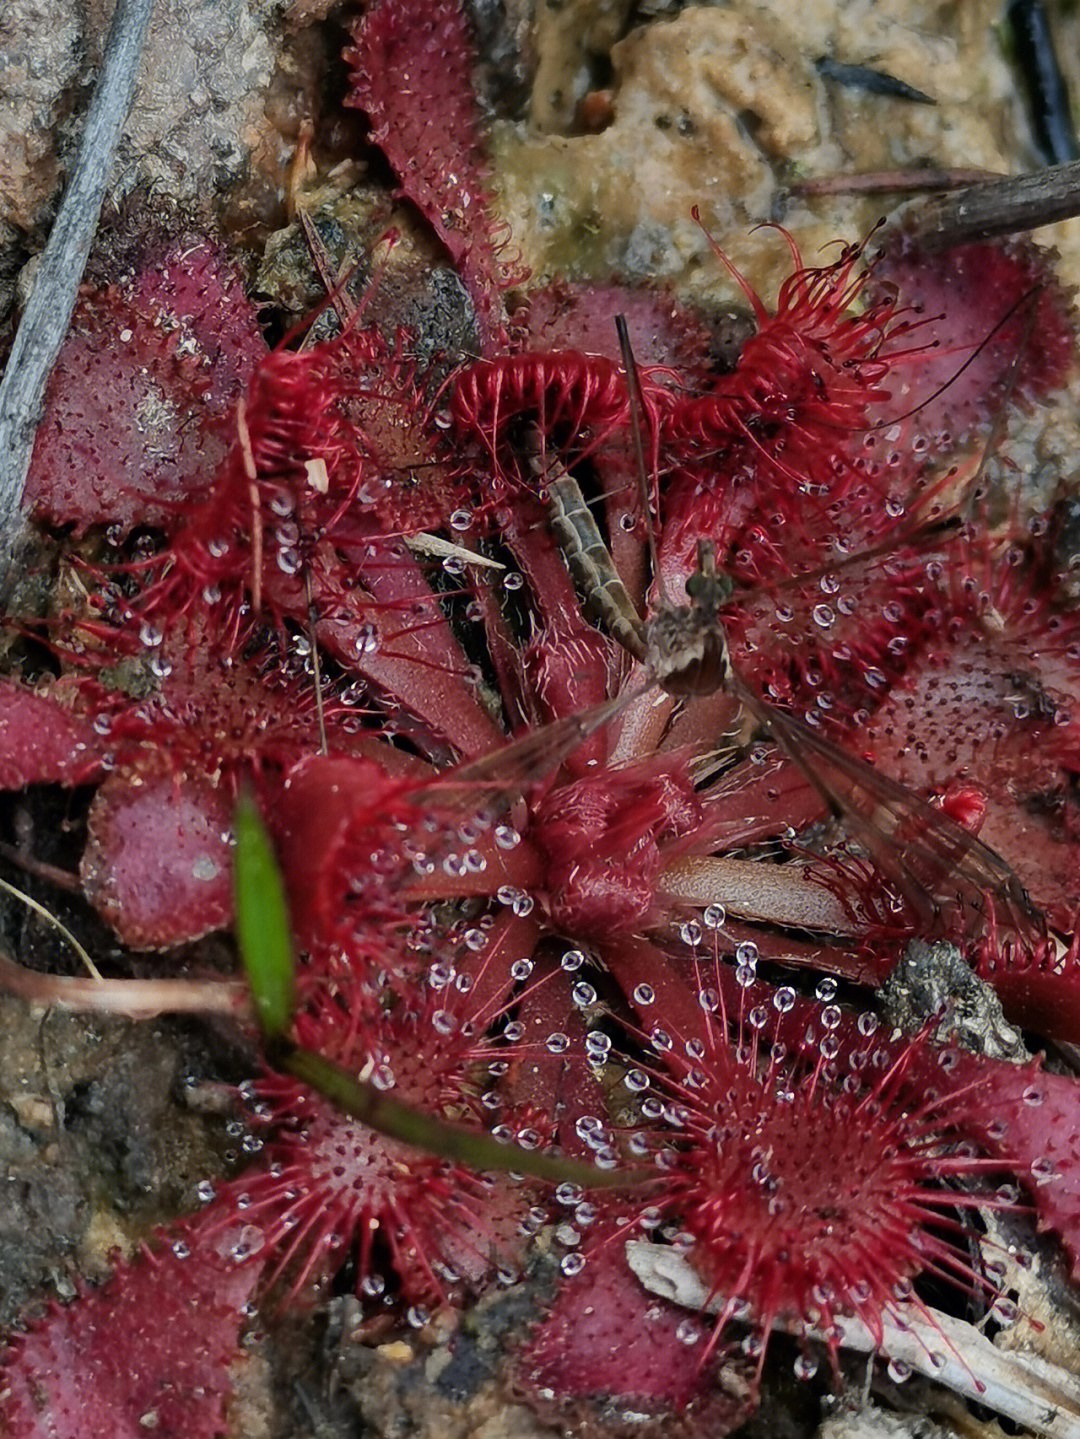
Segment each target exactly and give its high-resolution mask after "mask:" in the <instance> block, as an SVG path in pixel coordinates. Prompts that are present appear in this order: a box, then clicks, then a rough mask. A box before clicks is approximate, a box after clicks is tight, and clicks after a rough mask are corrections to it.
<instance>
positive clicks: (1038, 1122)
mask: <svg viewBox="0 0 1080 1439" xmlns="http://www.w3.org/2000/svg"><path fill="white" fill-rule="evenodd" d="M708 983H709V984H711V985H714V986H715V987H716V989H718V990H719V992H720V994H721V996H722V998H723V1002H724V1004H725V1005H726V1006H727V1010H728V1013H729V1014H732V1015H744V1014H749V1012H750V1011H751V1010H752V1009H753V1008H754V1007H755V1006H758V1005H760V1006H762V1007H763V1008H765V1009H766V1010H769V1011H773V1012H774V1018H773V1020H772V1024H773V1032H774V1033H775V1035H776V1037H777V1038H779V1039H780V1040H781V1041H782V1042H783V1043H784V1044H786V1045H787V1046H788V1049H789V1050H790V1051H792V1052H798V1053H800V1054H804V1055H807V1056H809V1057H810V1058H812V1059H813V1058H815V1057H817V1056H818V1055H819V1054H820V1052H821V1051H820V1048H819V1046H820V1045H821V1043H822V1042H823V1041H827V1042H828V1043H829V1047H830V1053H831V1054H832V1056H833V1057H834V1058H835V1060H836V1062H837V1063H838V1064H840V1065H846V1064H850V1063H852V1062H853V1057H854V1062H855V1063H856V1065H857V1067H858V1068H860V1069H861V1070H862V1071H863V1072H865V1073H868V1074H877V1073H884V1072H885V1071H886V1070H887V1069H889V1067H890V1066H891V1065H892V1064H893V1063H894V1062H895V1061H896V1060H897V1059H898V1058H899V1056H900V1055H901V1053H902V1054H903V1056H904V1065H903V1070H902V1073H901V1081H902V1082H901V1086H900V1089H899V1091H898V1094H899V1098H900V1099H902V1100H904V1101H906V1102H907V1103H908V1104H909V1105H910V1106H911V1108H912V1110H913V1111H915V1112H921V1110H922V1108H923V1107H924V1106H925V1105H927V1104H943V1105H945V1106H947V1109H948V1114H949V1119H950V1123H951V1126H952V1127H953V1128H954V1129H955V1130H956V1131H957V1133H958V1134H959V1135H960V1136H961V1137H966V1138H968V1139H969V1140H972V1141H974V1142H975V1143H977V1144H979V1145H980V1146H982V1147H983V1148H984V1149H985V1152H986V1153H987V1154H988V1155H989V1156H998V1157H1000V1160H1001V1162H1002V1166H1003V1168H1004V1169H1005V1170H1007V1172H1008V1174H1009V1175H1011V1176H1013V1177H1015V1179H1016V1180H1017V1181H1019V1182H1020V1183H1021V1184H1022V1185H1023V1186H1024V1191H1025V1193H1026V1196H1027V1198H1028V1199H1029V1200H1030V1202H1031V1204H1032V1206H1033V1207H1034V1210H1035V1214H1036V1217H1037V1220H1038V1224H1039V1228H1040V1230H1043V1231H1046V1230H1050V1231H1053V1232H1054V1233H1055V1234H1056V1235H1057V1237H1058V1238H1059V1239H1060V1240H1061V1242H1062V1244H1063V1246H1064V1248H1065V1250H1066V1253H1067V1254H1068V1257H1069V1263H1070V1273H1071V1277H1072V1278H1073V1280H1074V1281H1075V1280H1077V1279H1080V1080H1078V1079H1077V1078H1075V1077H1074V1076H1072V1075H1064V1074H1048V1073H1046V1072H1045V1071H1044V1070H1043V1069H1042V1067H1041V1061H1040V1060H1038V1059H1036V1060H1034V1061H1032V1062H1031V1063H1029V1064H1022V1065H1017V1064H1009V1063H1006V1062H1005V1061H1004V1060H997V1059H987V1058H985V1057H983V1056H982V1055H976V1054H971V1053H970V1052H968V1051H967V1050H965V1049H961V1048H959V1047H958V1046H956V1045H952V1044H949V1045H944V1046H938V1045H935V1044H931V1043H916V1044H912V1042H911V1040H910V1039H909V1038H907V1037H905V1036H901V1037H900V1038H898V1039H894V1038H891V1037H890V1036H889V1035H887V1034H886V1033H885V1032H884V1031H883V1030H882V1029H881V1028H880V1027H879V1025H878V1022H877V1019H876V1017H875V1016H874V1015H872V1014H867V1015H863V1016H856V1015H854V1014H852V1013H850V1012H843V1011H840V1010H839V1009H837V1010H836V1011H835V1016H834V1017H835V1018H836V1023H835V1025H834V1027H832V1028H831V1029H829V1028H827V1027H826V1026H823V1025H822V1023H821V1016H822V1014H823V1007H822V1006H821V1005H820V1004H817V1003H815V1002H813V1001H810V1000H805V999H801V998H799V997H798V996H797V995H796V994H795V993H794V991H793V990H791V989H787V990H784V991H783V992H781V991H780V990H778V989H777V988H776V987H774V986H773V985H770V984H767V983H765V982H764V981H762V980H755V981H753V982H752V983H751V984H748V985H746V986H745V987H740V985H739V984H738V983H737V982H736V978H735V975H734V974H733V973H732V971H731V970H730V969H728V968H727V967H725V966H721V967H720V968H719V969H718V970H716V971H710V978H709V981H708ZM1064 988H1065V994H1066V995H1068V994H1069V993H1070V991H1071V992H1073V993H1075V990H1076V984H1075V979H1071V978H1070V979H1068V980H1067V981H1066V984H1065V987H1064ZM778 996H780V998H779V1000H778ZM834 1046H835V1047H834Z"/></svg>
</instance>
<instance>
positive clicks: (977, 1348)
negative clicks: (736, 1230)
mask: <svg viewBox="0 0 1080 1439" xmlns="http://www.w3.org/2000/svg"><path fill="white" fill-rule="evenodd" d="M626 1259H627V1263H628V1264H629V1265H630V1268H631V1270H632V1271H633V1272H634V1274H635V1275H636V1276H637V1278H638V1279H639V1280H640V1282H641V1283H642V1284H643V1285H644V1287H645V1288H646V1289H647V1290H648V1291H649V1293H650V1294H659V1295H661V1296H662V1297H663V1298H664V1299H670V1300H671V1301H672V1303H674V1304H681V1305H683V1306H685V1307H686V1308H687V1309H697V1310H705V1311H706V1312H707V1313H711V1314H715V1313H717V1312H718V1311H719V1310H720V1309H722V1308H723V1306H724V1303H725V1299H724V1297H723V1296H721V1295H717V1294H714V1295H712V1296H711V1297H710V1295H709V1288H708V1285H706V1284H705V1283H704V1282H703V1281H702V1279H701V1277H700V1275H699V1274H698V1273H697V1271H696V1270H695V1269H694V1268H693V1267H692V1266H691V1265H690V1264H689V1262H688V1261H687V1260H686V1259H685V1258H684V1257H683V1256H682V1255H681V1254H680V1253H679V1252H678V1251H677V1250H675V1249H672V1248H670V1247H669V1246H668V1245H664V1244H649V1243H647V1242H646V1241H644V1240H639V1239H631V1240H629V1241H628V1243H627V1245H626ZM896 1311H897V1313H898V1314H902V1315H903V1327H902V1328H901V1326H900V1325H899V1324H897V1323H895V1322H894V1321H893V1320H890V1319H889V1318H888V1317H883V1318H882V1325H881V1327H882V1330H883V1331H884V1338H883V1342H882V1343H881V1345H880V1346H879V1345H878V1344H877V1343H876V1342H875V1340H874V1337H873V1335H872V1334H871V1333H870V1331H869V1329H868V1328H867V1327H866V1325H865V1324H864V1323H863V1322H862V1321H861V1320H859V1319H854V1318H851V1317H849V1316H846V1315H845V1316H844V1317H843V1318H842V1319H841V1320H839V1324H840V1327H841V1328H842V1329H843V1331H844V1333H843V1338H842V1339H841V1340H840V1345H841V1348H844V1349H855V1350H857V1351H858V1352H859V1353H862V1354H871V1353H873V1352H874V1351H875V1350H877V1349H880V1352H881V1353H882V1354H883V1355H884V1356H885V1357H886V1358H888V1359H890V1360H893V1361H896V1362H898V1363H902V1364H906V1365H907V1366H908V1368H909V1369H910V1370H912V1371H913V1372H915V1373H919V1374H923V1375H925V1376H926V1377H927V1378H928V1379H932V1380H933V1381H934V1382H935V1383H936V1384H943V1385H945V1386H946V1387H947V1388H949V1389H952V1390H955V1392H956V1393H957V1394H962V1395H964V1397H965V1398H966V1399H972V1400H974V1401H975V1402H976V1403H979V1404H985V1405H986V1406H987V1408H989V1409H994V1410H996V1411H997V1413H998V1414H1001V1415H1004V1416H1005V1418H1007V1419H1011V1420H1013V1421H1014V1422H1015V1423H1017V1424H1022V1425H1023V1426H1024V1427H1025V1428H1026V1429H1030V1430H1032V1431H1033V1432H1034V1433H1036V1434H1045V1435H1046V1436H1047V1439H1080V1380H1078V1378H1077V1376H1076V1375H1075V1374H1072V1373H1070V1372H1069V1371H1068V1370H1066V1369H1062V1368H1060V1367H1059V1366H1058V1365H1056V1364H1050V1363H1048V1362H1047V1361H1046V1360H1045V1359H1041V1358H1039V1356H1038V1355H1037V1354H1022V1353H1019V1352H1013V1351H1010V1350H1005V1349H998V1348H996V1347H995V1346H994V1345H993V1344H991V1342H990V1340H989V1339H987V1337H986V1336H985V1334H982V1333H980V1332H979V1330H978V1329H976V1328H975V1327H974V1325H972V1324H968V1323H966V1322H965V1321H964V1320H963V1319H954V1318H953V1317H952V1316H951V1315H949V1314H943V1313H941V1312H940V1310H937V1309H927V1310H925V1311H919V1310H912V1309H910V1308H907V1307H905V1306H903V1305H899V1304H898V1305H897V1306H896ZM927 1315H929V1316H930V1318H929V1319H928V1318H927V1317H926V1316H927ZM778 1327H781V1328H783V1327H784V1326H783V1324H780V1325H779V1326H778ZM810 1336H811V1337H812V1338H814V1339H817V1340H819V1341H820V1342H821V1343H822V1344H825V1343H826V1342H827V1341H826V1340H825V1338H824V1336H823V1335H820V1334H816V1333H815V1332H814V1331H813V1330H811V1331H810Z"/></svg>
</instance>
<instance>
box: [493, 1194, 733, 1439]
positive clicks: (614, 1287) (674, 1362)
mask: <svg viewBox="0 0 1080 1439" xmlns="http://www.w3.org/2000/svg"><path fill="white" fill-rule="evenodd" d="M571 1217H573V1216H572V1215H571ZM627 1232H628V1231H627V1230H626V1229H625V1228H623V1229H618V1228H617V1227H616V1226H615V1225H614V1224H612V1223H610V1222H609V1223H607V1224H606V1225H603V1226H602V1227H601V1232H599V1233H598V1234H597V1235H596V1237H595V1239H590V1241H589V1242H588V1243H587V1244H586V1246H585V1249H584V1252H583V1253H578V1252H577V1251H574V1250H571V1252H570V1253H569V1254H568V1255H567V1256H566V1259H565V1260H564V1265H565V1267H566V1270H567V1277H565V1278H563V1279H562V1280H561V1281H560V1284H559V1289H558V1292H557V1293H556V1295H555V1299H554V1301H553V1303H552V1304H551V1306H550V1308H549V1310H548V1311H547V1313H546V1314H545V1316H544V1318H543V1319H542V1320H541V1321H540V1322H539V1323H538V1324H537V1326H536V1327H535V1328H534V1330H533V1331H532V1333H531V1334H530V1336H529V1338H528V1339H527V1340H526V1341H525V1342H524V1343H523V1344H522V1345H521V1348H520V1350H519V1351H518V1353H517V1354H516V1355H515V1357H514V1360H513V1370H512V1380H511V1382H512V1384H513V1387H514V1390H515V1392H516V1393H517V1394H519V1395H521V1396H522V1397H523V1398H525V1399H526V1400H527V1401H528V1403H529V1405H530V1406H531V1407H532V1408H533V1409H535V1410H536V1412H537V1413H538V1414H539V1415H540V1417H541V1418H542V1419H543V1420H544V1421H545V1422H547V1423H553V1424H557V1425H558V1426H559V1427H560V1429H562V1431H563V1432H574V1433H578V1432H592V1431H591V1430H588V1429H581V1430H579V1428H578V1425H586V1424H588V1422H589V1421H590V1420H592V1421H593V1422H595V1423H597V1430H596V1432H598V1433H599V1432H603V1433H610V1432H612V1431H611V1430H610V1429H608V1428H607V1427H606V1426H604V1427H603V1428H602V1429H601V1428H600V1425H599V1420H600V1416H601V1414H602V1413H610V1411H611V1410H615V1411H616V1412H619V1411H625V1410H630V1411H632V1413H633V1428H632V1432H633V1433H634V1434H645V1435H653V1436H660V1435H663V1436H665V1439H666V1436H679V1439H690V1436H695V1435H702V1436H704V1435H712V1436H716V1439H720V1436H722V1435H725V1434H728V1433H730V1432H731V1430H732V1429H734V1428H735V1427H736V1426H737V1425H739V1424H741V1423H742V1422H743V1421H744V1420H745V1419H746V1418H748V1417H749V1415H750V1414H751V1413H753V1411H754V1409H755V1408H756V1407H757V1396H756V1394H755V1393H754V1392H753V1390H752V1388H751V1386H750V1385H749V1384H746V1383H743V1384H741V1385H739V1386H738V1387H737V1388H736V1387H734V1386H733V1392H724V1391H722V1390H720V1389H718V1388H717V1387H716V1384H715V1374H714V1370H713V1368H712V1367H711V1366H709V1365H702V1363H701V1362H700V1361H701V1353H702V1350H703V1349H704V1347H705V1344H706V1342H707V1338H708V1333H709V1323H708V1320H701V1319H698V1318H695V1317H694V1316H692V1315H688V1314H687V1312H686V1310H685V1309H680V1308H677V1307H676V1306H675V1305H674V1304H671V1303H669V1302H668V1301H667V1300H665V1299H660V1298H657V1297H656V1296H655V1295H652V1294H647V1293H646V1292H645V1290H643V1289H642V1288H641V1286H640V1284H638V1282H637V1280H636V1279H635V1278H634V1276H633V1275H632V1274H631V1272H630V1270H629V1268H628V1267H627V1264H626V1258H625V1255H624V1253H623V1250H624V1247H625V1246H624V1243H623V1238H624V1236H625V1234H626V1233H627ZM580 1261H583V1263H581V1265H580V1268H578V1264H579V1262H580ZM575 1271H576V1272H575ZM743 1377H744V1378H745V1376H743ZM615 1432H617V1433H619V1434H622V1433H625V1432H628V1431H627V1430H624V1429H622V1428H619V1429H618V1430H616V1431H615Z"/></svg>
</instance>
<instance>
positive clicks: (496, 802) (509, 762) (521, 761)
mask: <svg viewBox="0 0 1080 1439" xmlns="http://www.w3.org/2000/svg"><path fill="white" fill-rule="evenodd" d="M651 688H652V686H651V685H646V686H645V687H644V688H641V689H634V690H629V691H627V692H626V693H624V694H620V695H616V696H615V698H614V699H609V700H604V701H602V703H600V704H598V705H593V706H591V707H590V708H589V709H586V710H582V711H581V712H580V713H579V714H572V715H564V716H563V717H562V718H561V719H557V720H552V721H550V722H549V723H548V724H546V725H543V726H542V727H541V728H539V729H537V730H534V731H533V732H532V733H531V734H527V735H525V736H523V737H522V738H521V739H518V740H512V741H511V742H510V743H509V744H507V745H505V746H503V748H502V749H497V750H492V751H491V753H490V754H486V755H481V757H480V758H479V759H476V760H470V761H469V762H468V763H467V764H463V765H458V766H457V767H456V768H454V769H452V770H447V771H446V772H445V773H444V774H443V775H440V776H439V778H438V779H436V780H433V781H432V783H431V784H429V785H425V786H424V788H423V789H422V790H421V791H420V792H419V794H418V796H417V798H418V799H420V800H424V799H426V798H430V799H437V800H438V801H439V802H441V803H447V802H450V803H453V804H468V803H472V804H476V802H477V798H478V794H482V793H483V792H485V791H487V793H488V796H489V799H488V801H487V802H486V803H485V804H484V805H483V807H484V808H487V809H489V810H490V809H491V808H492V806H494V807H496V808H497V807H499V806H500V804H501V803H503V802H504V801H505V802H509V801H511V800H512V799H513V798H515V797H516V796H517V795H519V794H520V793H521V791H522V790H523V789H526V788H527V787H528V786H529V785H532V784H537V783H539V781H540V780H542V779H545V778H546V777H547V776H548V775H551V774H554V773H555V771H556V770H557V769H558V768H559V766H560V765H561V764H562V763H563V761H564V760H566V759H567V758H568V757H569V756H570V755H572V754H573V752H574V751H575V750H576V749H577V748H578V746H579V745H581V744H584V743H585V741H586V740H587V739H588V738H589V737H590V735H594V734H596V732H597V731H598V730H600V729H603V727H604V725H606V724H607V723H608V722H609V721H610V720H612V719H614V718H615V716H616V715H617V714H618V713H619V712H620V711H621V710H623V709H625V708H626V706H627V705H629V704H630V703H632V702H633V701H634V700H636V699H638V698H640V696H641V695H642V694H645V693H647V692H648V691H649V690H650V689H651ZM477 807H480V806H477Z"/></svg>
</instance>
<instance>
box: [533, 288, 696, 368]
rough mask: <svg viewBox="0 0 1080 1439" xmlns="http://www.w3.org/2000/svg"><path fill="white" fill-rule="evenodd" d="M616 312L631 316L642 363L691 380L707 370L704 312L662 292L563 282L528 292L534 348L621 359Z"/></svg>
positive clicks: (637, 355) (628, 323) (632, 339)
mask: <svg viewBox="0 0 1080 1439" xmlns="http://www.w3.org/2000/svg"><path fill="white" fill-rule="evenodd" d="M614 315H624V316H625V317H626V328H627V332H628V334H629V336H630V345H631V348H632V349H633V352H634V358H635V359H636V360H637V362H638V364H639V365H674V366H677V367H678V368H679V371H680V373H681V374H683V375H685V376H686V378H687V380H692V379H693V378H694V377H695V376H697V375H698V373H699V372H703V371H704V369H705V366H706V363H707V360H708V351H709V329H708V326H707V325H706V324H705V322H704V321H703V320H702V318H701V316H700V315H698V314H697V313H695V312H694V311H692V310H687V309H686V308H684V307H683V306H682V305H680V304H679V302H678V301H677V300H675V299H674V298H673V297H672V296H671V295H667V294H665V293H664V292H663V291H662V290H640V289H638V290H631V289H628V288H627V287H626V286H625V285H611V284H609V285H572V284H569V283H568V282H567V281H563V280H559V281H556V282H555V283H554V284H552V285H547V286H545V287H544V288H543V289H540V290H531V291H530V292H529V309H528V317H527V320H526V331H527V334H528V339H529V347H530V348H531V349H534V350H541V351H548V352H550V351H558V350H580V351H583V352H584V353H585V354H589V355H605V356H606V357H607V358H608V359H609V360H615V361H619V360H621V358H622V356H621V352H620V349H619V337H618V334H617V333H616V330H615V326H614V324H613V322H612V317H613V316H614Z"/></svg>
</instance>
